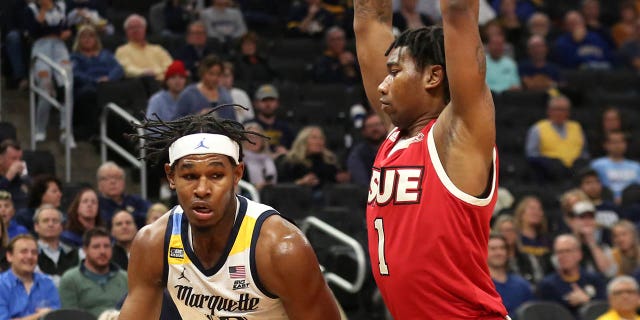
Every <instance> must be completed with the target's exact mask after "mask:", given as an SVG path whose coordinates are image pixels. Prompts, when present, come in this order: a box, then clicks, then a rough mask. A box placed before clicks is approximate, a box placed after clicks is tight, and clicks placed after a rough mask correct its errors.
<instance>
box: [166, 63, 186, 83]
mask: <svg viewBox="0 0 640 320" xmlns="http://www.w3.org/2000/svg"><path fill="white" fill-rule="evenodd" d="M175 75H179V76H183V77H185V78H186V77H187V70H186V69H185V68H184V63H182V61H180V60H173V62H172V63H171V64H170V65H169V67H167V71H166V72H165V73H164V78H165V80H166V79H169V78H171V77H173V76H175Z"/></svg>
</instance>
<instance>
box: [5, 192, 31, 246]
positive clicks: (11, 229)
mask: <svg viewBox="0 0 640 320" xmlns="http://www.w3.org/2000/svg"><path fill="white" fill-rule="evenodd" d="M15 214H16V210H15V207H14V206H13V200H11V193H9V192H8V191H5V190H0V220H2V222H3V223H4V226H5V227H6V230H5V231H6V232H7V237H8V239H11V238H13V237H15V236H17V235H19V234H25V233H29V230H28V229H27V228H25V227H24V226H23V225H21V224H19V223H18V222H17V221H16V220H15V219H14V218H13V217H14V216H15Z"/></svg>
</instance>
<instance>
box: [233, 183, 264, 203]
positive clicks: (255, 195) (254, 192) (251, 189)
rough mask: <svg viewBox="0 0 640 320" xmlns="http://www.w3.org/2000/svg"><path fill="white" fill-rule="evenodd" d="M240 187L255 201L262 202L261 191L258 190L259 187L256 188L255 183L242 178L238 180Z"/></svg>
mask: <svg viewBox="0 0 640 320" xmlns="http://www.w3.org/2000/svg"><path fill="white" fill-rule="evenodd" d="M238 187H239V188H240V189H243V190H244V191H246V192H247V193H248V194H249V197H250V198H251V200H253V201H255V202H260V192H259V191H258V189H256V187H255V186H254V185H253V184H251V183H250V182H247V181H244V180H240V181H239V182H238Z"/></svg>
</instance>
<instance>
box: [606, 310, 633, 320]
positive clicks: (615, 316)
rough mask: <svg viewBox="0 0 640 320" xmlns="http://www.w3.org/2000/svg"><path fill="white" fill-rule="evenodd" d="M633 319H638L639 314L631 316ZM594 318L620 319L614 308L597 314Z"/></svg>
mask: <svg viewBox="0 0 640 320" xmlns="http://www.w3.org/2000/svg"><path fill="white" fill-rule="evenodd" d="M633 319H634V320H640V316H638V315H637V314H636V315H635V316H633ZM596 320H622V318H620V316H619V315H618V313H617V312H616V311H615V310H609V311H608V312H607V313H605V314H603V315H601V316H599V317H598V318H597V319H596Z"/></svg>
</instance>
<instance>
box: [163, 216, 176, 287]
mask: <svg viewBox="0 0 640 320" xmlns="http://www.w3.org/2000/svg"><path fill="white" fill-rule="evenodd" d="M177 207H178V206H175V207H173V208H172V209H171V211H170V212H169V219H168V221H167V230H165V232H164V252H162V286H163V287H164V288H166V287H167V283H168V282H169V261H168V260H167V255H168V254H169V240H170V239H171V234H172V233H173V212H174V211H175V210H176V208H177Z"/></svg>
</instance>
